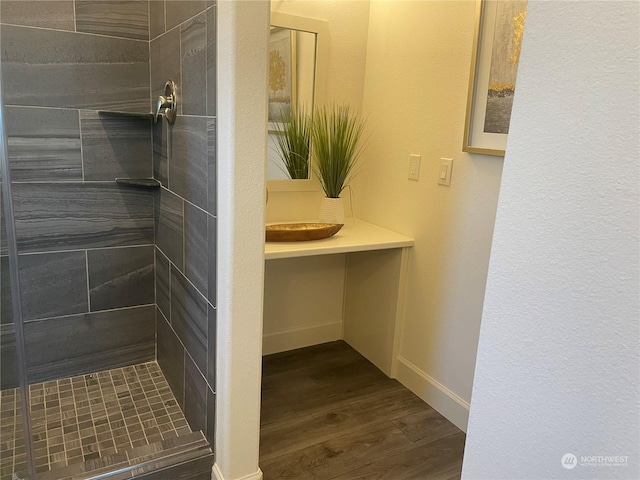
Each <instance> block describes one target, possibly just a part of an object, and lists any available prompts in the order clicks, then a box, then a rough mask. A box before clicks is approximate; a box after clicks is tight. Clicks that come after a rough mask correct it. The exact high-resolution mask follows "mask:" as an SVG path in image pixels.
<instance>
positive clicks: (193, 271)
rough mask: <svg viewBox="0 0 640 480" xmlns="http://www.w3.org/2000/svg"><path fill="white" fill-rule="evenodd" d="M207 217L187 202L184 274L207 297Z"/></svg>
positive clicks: (185, 209) (185, 206)
mask: <svg viewBox="0 0 640 480" xmlns="http://www.w3.org/2000/svg"><path fill="white" fill-rule="evenodd" d="M207 217H208V215H207V213H206V212H204V211H202V210H200V209H199V208H196V207H194V206H193V205H191V204H190V203H186V202H185V205H184V273H185V275H186V276H187V278H188V279H189V280H191V283H193V284H194V285H195V286H196V288H197V289H198V290H200V293H202V294H203V295H207V283H208V277H209V252H208V248H207Z"/></svg>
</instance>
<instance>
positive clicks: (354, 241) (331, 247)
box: [264, 220, 414, 260]
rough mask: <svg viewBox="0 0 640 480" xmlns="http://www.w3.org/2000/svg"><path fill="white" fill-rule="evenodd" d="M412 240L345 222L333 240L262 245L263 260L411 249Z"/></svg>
mask: <svg viewBox="0 0 640 480" xmlns="http://www.w3.org/2000/svg"><path fill="white" fill-rule="evenodd" d="M413 244H414V240H413V238H410V237H406V236H404V235H401V234H399V233H396V232H392V231H391V230H387V229H386V228H382V227H378V226H377V225H373V224H371V223H367V222H363V221H362V220H347V221H346V222H345V225H344V227H342V230H340V231H339V232H338V233H336V234H335V235H334V236H333V237H330V238H326V239H323V240H313V241H309V242H282V243H269V242H268V243H265V249H264V250H265V252H264V258H265V260H275V259H278V258H294V257H311V256H314V255H331V254H334V253H352V252H366V251H371V250H387V249H390V248H404V247H412V246H413Z"/></svg>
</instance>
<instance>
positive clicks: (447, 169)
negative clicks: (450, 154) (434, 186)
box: [438, 158, 453, 187]
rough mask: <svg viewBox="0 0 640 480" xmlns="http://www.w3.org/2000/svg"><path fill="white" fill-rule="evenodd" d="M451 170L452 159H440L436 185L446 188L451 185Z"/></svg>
mask: <svg viewBox="0 0 640 480" xmlns="http://www.w3.org/2000/svg"><path fill="white" fill-rule="evenodd" d="M452 169H453V158H441V159H440V168H439V169H438V185H444V186H446V187H448V186H450V185H451V170H452Z"/></svg>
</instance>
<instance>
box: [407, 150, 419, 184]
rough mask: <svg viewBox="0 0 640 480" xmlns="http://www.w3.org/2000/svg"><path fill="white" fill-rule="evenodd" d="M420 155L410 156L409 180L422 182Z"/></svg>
mask: <svg viewBox="0 0 640 480" xmlns="http://www.w3.org/2000/svg"><path fill="white" fill-rule="evenodd" d="M420 159H421V157H420V155H409V176H408V178H409V180H416V181H417V180H420Z"/></svg>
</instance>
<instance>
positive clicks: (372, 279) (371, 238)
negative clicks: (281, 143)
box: [265, 219, 414, 377]
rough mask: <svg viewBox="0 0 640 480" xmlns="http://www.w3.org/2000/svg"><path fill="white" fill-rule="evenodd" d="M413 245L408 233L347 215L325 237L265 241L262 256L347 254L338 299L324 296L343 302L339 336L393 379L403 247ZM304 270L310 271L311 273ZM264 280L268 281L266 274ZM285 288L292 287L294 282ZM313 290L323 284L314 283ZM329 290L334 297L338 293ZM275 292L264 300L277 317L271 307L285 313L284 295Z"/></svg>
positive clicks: (404, 257)
mask: <svg viewBox="0 0 640 480" xmlns="http://www.w3.org/2000/svg"><path fill="white" fill-rule="evenodd" d="M413 244H414V240H413V239H412V238H410V237H406V236H404V235H401V234H399V233H396V232H392V231H390V230H387V229H385V228H381V227H378V226H376V225H372V224H370V223H367V222H363V221H360V220H355V221H354V220H353V219H347V221H346V223H345V226H344V227H343V228H342V230H340V231H339V232H338V233H337V234H335V235H334V236H333V237H330V238H327V239H324V240H316V241H308V242H268V243H266V244H265V260H267V261H269V262H271V261H278V260H282V259H292V258H299V257H315V256H319V255H333V254H346V262H344V264H343V265H344V267H343V268H344V289H343V290H342V292H343V294H342V299H335V298H334V299H327V301H329V300H335V301H341V302H342V325H341V327H342V328H341V335H340V337H341V338H343V339H344V340H345V341H346V342H347V343H349V344H350V345H351V346H352V347H353V348H355V349H356V350H357V351H358V352H360V353H361V354H362V355H364V356H365V357H366V358H367V359H368V360H369V361H371V362H372V363H373V364H374V365H376V366H377V367H378V368H380V369H381V370H382V371H383V372H384V373H386V374H387V375H389V376H391V377H395V363H396V360H395V359H396V357H397V354H398V347H399V342H400V333H401V319H402V308H403V305H402V303H403V299H404V289H405V283H406V270H407V257H408V249H409V248H411V247H412V246H413ZM287 268H289V269H292V268H293V269H295V268H296V265H295V263H293V264H291V265H288V267H287ZM300 268H305V269H307V270H308V268H309V267H308V264H305V265H302V264H301V266H300ZM305 274H308V275H313V272H308V271H307V272H305ZM265 281H266V282H268V281H270V276H269V275H267V276H266V277H265ZM274 281H275V280H274ZM290 287H291V289H293V288H296V285H291V286H290ZM317 288H318V289H322V288H323V287H322V285H317ZM265 292H268V289H266V290H265ZM331 294H332V295H334V296H335V295H339V292H335V291H334V292H333V293H331ZM291 295H296V294H295V293H291ZM279 296H282V297H284V298H278V299H273V298H265V303H267V302H269V305H270V308H269V311H270V312H271V315H277V313H273V308H274V305H275V306H279V307H281V308H282V314H283V315H286V313H287V307H288V305H287V304H286V302H287V295H286V294H284V293H283V292H282V291H280V293H279ZM296 298H297V297H296ZM314 313H320V314H321V312H314ZM340 337H339V338H340ZM299 346H304V345H302V344H301V345H299ZM269 353H272V352H269Z"/></svg>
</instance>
